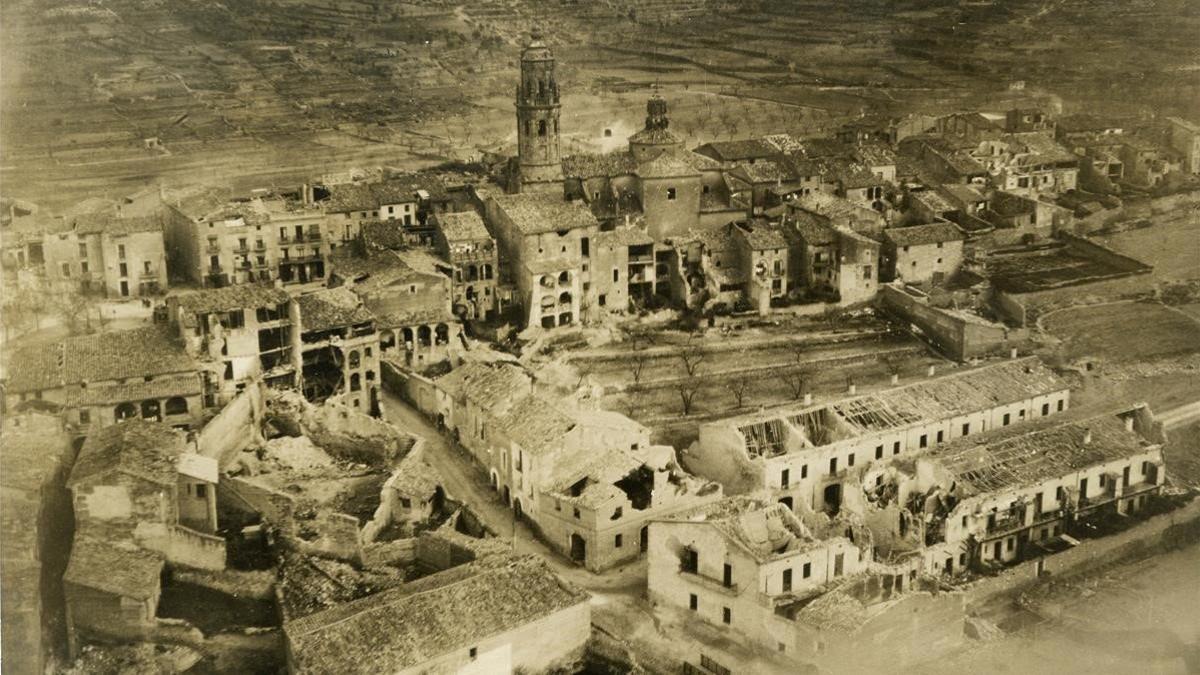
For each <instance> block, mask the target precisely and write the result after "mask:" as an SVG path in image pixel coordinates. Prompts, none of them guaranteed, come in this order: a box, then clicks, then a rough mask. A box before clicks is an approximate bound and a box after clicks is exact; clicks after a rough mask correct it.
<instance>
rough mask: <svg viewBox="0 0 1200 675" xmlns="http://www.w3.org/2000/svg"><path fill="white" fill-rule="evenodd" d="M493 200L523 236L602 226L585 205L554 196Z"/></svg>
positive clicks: (500, 196)
mask: <svg viewBox="0 0 1200 675" xmlns="http://www.w3.org/2000/svg"><path fill="white" fill-rule="evenodd" d="M491 199H492V200H493V201H495V202H496V205H497V206H499V207H500V210H501V211H503V212H504V214H505V215H507V216H508V218H509V220H511V221H512V222H513V225H515V226H516V228H517V230H519V231H520V232H521V233H522V234H542V233H545V232H557V231H561V230H574V229H577V228H583V227H596V226H599V221H597V220H596V216H594V215H592V211H591V209H589V208H588V207H587V205H586V204H584V203H583V202H568V201H566V200H564V199H563V198H562V197H560V196H557V195H553V194H542V193H526V194H516V195H509V194H494V195H492V196H491Z"/></svg>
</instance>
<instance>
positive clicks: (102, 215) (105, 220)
mask: <svg viewBox="0 0 1200 675" xmlns="http://www.w3.org/2000/svg"><path fill="white" fill-rule="evenodd" d="M73 221H74V223H75V231H76V232H78V233H80V234H101V233H103V234H109V235H122V234H134V233H137V232H162V229H163V223H164V222H165V221H166V217H165V216H164V215H163V214H151V215H145V216H122V215H120V214H119V213H116V212H112V211H107V212H98V213H96V212H93V213H85V214H81V215H79V216H76V217H75V218H74V219H73Z"/></svg>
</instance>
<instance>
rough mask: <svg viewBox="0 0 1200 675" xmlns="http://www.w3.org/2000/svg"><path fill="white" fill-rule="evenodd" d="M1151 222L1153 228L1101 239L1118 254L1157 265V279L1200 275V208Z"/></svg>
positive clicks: (1175, 212)
mask: <svg viewBox="0 0 1200 675" xmlns="http://www.w3.org/2000/svg"><path fill="white" fill-rule="evenodd" d="M1151 221H1152V222H1153V223H1154V225H1152V226H1151V227H1144V228H1138V229H1134V230H1126V231H1125V232H1119V233H1117V234H1112V235H1108V236H1106V237H1098V238H1097V240H1098V241H1099V242H1100V243H1101V244H1104V245H1105V246H1108V247H1110V248H1112V249H1113V250H1115V251H1117V252H1118V253H1124V254H1125V255H1128V256H1132V257H1134V258H1137V259H1138V260H1141V261H1142V262H1144V263H1147V264H1150V265H1153V266H1154V272H1153V274H1154V276H1155V278H1156V279H1163V280H1177V279H1197V278H1200V243H1198V242H1200V208H1195V207H1191V208H1181V209H1176V210H1174V211H1171V212H1170V213H1167V214H1163V215H1161V216H1155V217H1153V218H1151Z"/></svg>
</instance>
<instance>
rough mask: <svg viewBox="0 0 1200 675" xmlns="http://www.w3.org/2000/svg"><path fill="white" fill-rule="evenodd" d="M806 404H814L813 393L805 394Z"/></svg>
mask: <svg viewBox="0 0 1200 675" xmlns="http://www.w3.org/2000/svg"><path fill="white" fill-rule="evenodd" d="M804 405H812V394H805V395H804Z"/></svg>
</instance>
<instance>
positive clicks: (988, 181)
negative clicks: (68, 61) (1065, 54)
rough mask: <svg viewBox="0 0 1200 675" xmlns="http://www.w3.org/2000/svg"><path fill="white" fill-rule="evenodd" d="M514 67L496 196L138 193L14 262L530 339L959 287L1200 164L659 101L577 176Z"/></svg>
mask: <svg viewBox="0 0 1200 675" xmlns="http://www.w3.org/2000/svg"><path fill="white" fill-rule="evenodd" d="M520 68H521V83H520V86H519V87H518V89H517V94H516V101H515V103H516V110H517V135H518V144H517V155H516V156H515V157H510V158H508V160H507V161H506V162H503V163H499V164H498V165H497V166H496V167H494V168H495V176H494V178H495V184H491V185H490V186H489V185H484V184H480V183H478V182H477V181H473V180H470V179H465V178H464V177H463V176H461V175H459V176H457V177H453V176H449V175H439V174H434V173H419V174H392V173H391V172H386V173H385V174H383V175H378V176H370V177H366V178H362V177H359V176H328V177H326V179H323V180H322V181H320V182H319V183H313V184H305V185H303V186H300V187H299V188H297V189H295V190H292V191H287V190H263V191H257V192H254V193H252V194H249V195H246V196H241V197H236V198H234V197H230V196H229V195H227V194H225V193H223V192H221V191H219V190H216V189H210V188H197V189H192V190H180V191H175V192H166V191H161V190H159V191H147V192H143V193H139V194H137V195H134V196H131V197H129V198H126V199H123V200H120V201H117V202H113V201H107V200H89V201H88V202H85V203H84V204H80V205H78V206H77V207H76V208H74V209H71V210H69V211H68V212H67V213H64V214H61V215H59V216H49V215H46V214H42V213H40V212H39V211H38V210H37V208H36V206H34V205H30V204H24V203H21V202H15V201H8V202H6V211H7V213H6V214H4V218H3V221H4V227H3V230H4V232H5V236H4V238H3V239H4V241H3V245H2V246H0V248H2V250H0V256H2V258H3V261H4V266H5V269H6V270H7V272H8V273H9V274H10V276H12V277H14V278H15V279H16V280H17V281H18V282H20V283H27V284H35V283H51V284H56V285H66V286H67V287H70V288H78V289H80V290H85V291H89V292H100V293H103V294H104V295H107V296H109V297H116V298H120V297H138V296H143V295H155V294H161V293H163V292H166V291H167V290H168V288H169V287H170V286H172V285H179V284H184V285H188V286H200V287H205V288H208V287H226V286H232V285H243V284H252V283H258V284H273V285H279V286H283V287H285V288H292V289H296V290H302V289H305V288H311V287H314V286H317V287H319V286H330V285H338V284H342V283H349V282H350V280H351V277H353V278H360V277H367V276H374V277H376V278H375V280H374V281H370V282H369V285H370V286H374V285H376V284H378V283H379V281H380V279H379V278H380V277H387V278H389V279H392V280H393V281H394V282H396V283H400V282H401V281H402V280H405V279H409V278H415V279H414V280H415V281H416V282H417V283H416V284H415V286H416V289H420V290H416V289H414V290H413V291H412V292H413V293H420V291H421V290H429V292H430V293H437V294H439V297H438V303H436V304H437V305H438V307H436V308H433V307H430V306H428V304H427V303H422V302H419V301H417V300H416V299H414V300H413V302H408V303H401V302H398V301H397V300H396V299H395V298H391V300H392V302H391V303H388V304H390V305H391V306H390V307H389V308H388V309H387V310H386V311H388V312H389V313H391V314H395V316H392V317H391V318H390V319H389V320H388V323H390V324H392V325H390V326H387V327H386V328H388V329H389V330H390V331H391V332H393V333H396V334H397V336H398V337H399V335H400V334H401V333H403V331H404V330H405V329H409V330H411V331H413V332H414V334H415V332H416V331H418V330H419V329H420V328H421V326H429V325H434V326H436V324H437V323H440V322H441V320H442V319H443V318H448V319H457V320H474V319H488V318H494V317H497V316H499V315H501V314H502V313H504V312H505V310H506V309H510V308H511V309H514V310H515V309H518V308H519V310H520V312H519V314H517V315H515V316H514V317H513V319H514V320H515V321H516V323H518V324H519V325H520V327H521V328H524V327H526V326H538V327H542V328H554V327H558V326H564V325H577V324H579V323H581V322H587V321H595V320H599V319H600V318H602V317H603V316H605V315H606V314H609V313H614V312H615V313H623V312H627V311H629V310H630V309H638V308H642V307H646V306H653V305H655V304H660V303H671V304H674V305H676V306H686V307H689V308H692V309H696V310H700V311H707V312H717V313H719V312H722V311H725V310H730V311H732V310H733V309H735V308H740V309H744V310H758V311H760V312H763V313H765V312H768V311H770V309H771V308H772V307H778V306H782V305H787V304H793V303H807V302H818V301H820V302H827V303H837V304H840V305H849V304H856V303H861V302H864V301H867V300H870V299H871V298H873V297H874V296H875V294H876V293H877V292H878V291H879V289H880V286H881V284H886V283H888V282H891V281H896V280H899V281H902V282H904V283H906V284H914V285H919V286H940V285H944V284H949V283H953V282H954V280H955V279H956V276H957V275H958V274H959V273H960V271H961V270H962V269H963V267H964V264H966V263H968V262H970V261H971V260H972V259H974V258H975V257H976V256H977V255H978V254H979V253H980V252H986V251H988V250H990V249H993V248H996V247H999V246H1007V245H1012V244H1016V243H1022V242H1024V243H1030V242H1035V241H1039V240H1044V239H1047V238H1049V237H1051V236H1053V235H1054V234H1056V233H1059V232H1064V231H1069V229H1070V225H1071V223H1072V219H1073V218H1074V217H1076V215H1080V216H1086V215H1088V214H1089V213H1091V212H1092V211H1094V210H1095V209H1097V208H1103V206H1102V205H1103V204H1106V203H1109V202H1111V201H1112V200H1113V199H1114V197H1113V195H1114V193H1118V192H1121V191H1122V190H1124V191H1125V192H1127V193H1136V192H1137V191H1139V190H1148V189H1152V188H1155V187H1156V186H1160V185H1163V184H1164V183H1165V182H1169V180H1168V179H1171V178H1172V177H1179V176H1188V175H1192V174H1196V173H1197V165H1198V161H1200V160H1197V154H1198V153H1197V146H1198V145H1200V132H1198V131H1197V128H1198V127H1197V126H1196V125H1195V124H1194V123H1191V122H1188V121H1187V120H1183V119H1179V118H1168V119H1167V120H1165V121H1164V122H1161V123H1158V122H1155V123H1153V124H1151V123H1143V122H1138V121H1130V120H1126V121H1121V120H1106V119H1102V118H1099V117H1097V116H1095V115H1089V114H1078V115H1067V116H1061V117H1054V116H1051V115H1050V114H1048V113H1046V112H1044V111H1041V110H1038V109H1015V110H1009V111H1007V112H1006V113H1004V114H995V115H991V114H983V113H978V112H972V113H952V114H948V115H941V116H938V115H909V116H907V117H903V118H897V117H888V116H883V115H863V116H862V117H860V118H858V119H855V120H852V121H850V122H847V123H845V124H844V125H843V126H842V127H840V128H839V129H838V130H837V132H836V133H835V134H833V136H832V137H829V138H799V137H795V136H792V135H789V134H773V135H767V136H764V137H760V138H748V139H740V140H731V141H714V142H710V143H705V144H703V145H700V146H699V147H696V148H694V149H691V150H688V149H685V148H684V145H683V141H682V140H681V139H680V138H679V137H678V136H677V135H676V134H675V133H674V132H673V131H672V130H671V128H670V117H669V110H668V104H667V101H666V100H665V99H664V98H662V97H661V96H659V95H657V94H655V95H654V96H652V97H651V98H650V100H649V101H648V103H647V106H646V109H647V114H646V120H645V126H644V128H643V129H642V130H641V131H638V132H637V133H635V134H634V135H632V136H631V137H630V138H629V142H628V147H626V148H623V149H620V150H617V151H613V152H609V153H603V154H587V153H583V154H573V155H563V154H562V152H561V147H560V127H559V121H560V120H559V116H560V112H561V103H560V100H559V88H558V84H557V82H556V80H555V59H554V55H553V53H552V52H551V51H550V49H549V48H548V47H547V46H546V45H545V43H544V42H543V41H542V40H541V39H540V38H538V39H534V40H532V41H531V42H530V43H529V45H528V46H527V48H526V49H525V50H524V51H523V53H522V57H521V62H520ZM1164 125H1165V126H1164ZM355 178H358V179H357V180H355ZM425 275H430V276H429V277H426V276H425ZM435 277H436V279H435ZM410 287H411V285H410ZM379 290H380V289H378V288H373V289H372V288H363V289H362V291H361V292H360V295H362V294H368V293H372V292H373V293H375V294H376V295H380V293H379ZM442 295H445V296H446V297H445V298H442V297H441V296H442ZM443 300H444V302H443ZM443 304H444V305H446V307H442V305H443ZM398 305H405V306H404V307H399V306H398ZM409 305H412V306H415V307H410V306H409ZM373 311H375V309H374V308H373ZM434 319H436V321H435V320H434ZM422 320H424V321H425V323H421V322H420V321H422ZM421 361H422V362H425V361H427V357H425V358H422V359H421Z"/></svg>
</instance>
